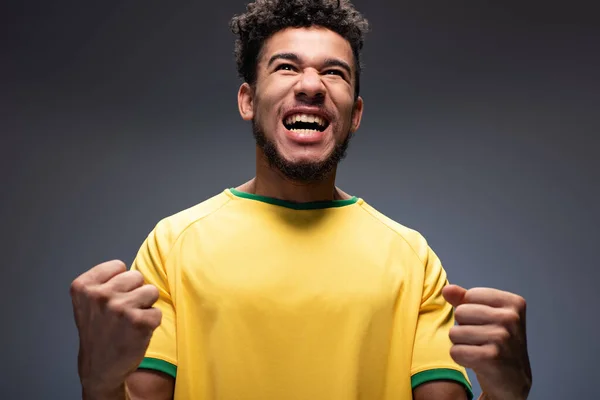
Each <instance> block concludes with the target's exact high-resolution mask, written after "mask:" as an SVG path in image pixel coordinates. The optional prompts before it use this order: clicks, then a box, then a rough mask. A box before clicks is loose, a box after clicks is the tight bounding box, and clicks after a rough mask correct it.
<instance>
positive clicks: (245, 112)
mask: <svg viewBox="0 0 600 400" xmlns="http://www.w3.org/2000/svg"><path fill="white" fill-rule="evenodd" d="M238 108H239V111H240V115H241V116H242V118H243V119H244V120H245V121H251V120H252V118H254V90H252V87H251V86H250V85H249V84H248V83H246V82H244V83H242V85H241V86H240V89H239V90H238Z"/></svg>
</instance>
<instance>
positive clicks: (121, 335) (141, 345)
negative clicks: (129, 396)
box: [71, 261, 162, 398]
mask: <svg viewBox="0 0 600 400" xmlns="http://www.w3.org/2000/svg"><path fill="white" fill-rule="evenodd" d="M71 298H72V301H73V312H74V314H75V324H76V325H77V329H78V331H79V357H78V369H79V377H80V379H81V384H82V388H83V391H84V394H85V393H87V394H88V395H90V397H91V398H94V397H96V396H98V397H102V396H108V395H111V394H116V393H124V392H123V386H124V382H125V379H126V378H127V376H128V375H129V374H131V373H132V372H133V371H135V370H136V369H137V367H138V365H139V364H140V362H141V361H142V359H143V357H144V354H145V352H146V349H147V347H148V344H149V343H150V338H151V337H152V333H153V332H154V330H155V329H156V328H157V327H158V326H159V325H160V321H161V317H162V315H161V312H160V310H158V309H156V308H152V306H153V305H154V303H155V302H156V300H158V289H157V288H156V287H154V286H151V285H144V279H143V277H142V275H141V274H140V273H139V272H137V271H127V269H126V266H125V264H124V263H123V262H121V261H109V262H106V263H102V264H99V265H97V266H95V267H94V268H92V269H90V270H89V271H87V272H85V273H83V274H82V275H80V276H79V277H77V278H76V279H75V280H74V281H73V283H72V284H71Z"/></svg>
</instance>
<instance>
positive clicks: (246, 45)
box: [229, 0, 369, 97]
mask: <svg viewBox="0 0 600 400" xmlns="http://www.w3.org/2000/svg"><path fill="white" fill-rule="evenodd" d="M229 26H230V28H231V31H232V32H233V33H234V34H235V35H237V36H238V38H237V40H236V43H235V59H236V64H237V71H238V75H239V76H240V78H242V79H244V81H245V82H247V83H249V84H250V85H254V84H255V83H256V75H257V72H256V67H257V64H258V58H259V56H260V52H261V50H262V47H263V44H264V42H265V40H267V39H268V38H269V37H271V36H272V35H273V34H275V33H277V32H278V31H280V30H283V29H285V28H291V27H293V28H302V27H311V26H319V27H323V28H327V29H330V30H331V31H333V32H336V33H337V34H339V35H340V36H342V37H343V38H345V39H346V40H347V41H348V42H349V43H350V46H351V48H352V52H353V54H354V61H355V66H356V82H355V88H356V90H355V97H358V94H359V90H360V72H361V70H362V65H361V62H360V52H361V50H362V47H363V44H364V40H365V35H366V33H367V31H368V30H369V23H368V21H367V20H366V19H365V18H364V17H363V16H362V15H361V14H360V13H359V12H358V11H357V10H356V9H355V8H354V6H353V5H352V4H351V3H350V1H349V0H256V1H254V2H252V3H250V4H248V6H247V11H246V13H244V14H241V15H236V16H234V17H233V18H232V19H231V21H230V24H229Z"/></svg>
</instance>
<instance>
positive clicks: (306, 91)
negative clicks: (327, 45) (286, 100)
mask: <svg viewBox="0 0 600 400" xmlns="http://www.w3.org/2000/svg"><path fill="white" fill-rule="evenodd" d="M325 93H326V89H325V85H324V84H323V81H322V80H321V76H320V75H319V73H318V71H316V70H314V69H312V68H307V69H305V70H304V71H303V72H302V75H301V76H300V80H299V81H298V84H297V85H296V96H297V97H304V98H306V99H307V100H312V101H314V100H319V99H323V98H324V97H325Z"/></svg>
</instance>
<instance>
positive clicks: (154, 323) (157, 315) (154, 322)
mask: <svg viewBox="0 0 600 400" xmlns="http://www.w3.org/2000/svg"><path fill="white" fill-rule="evenodd" d="M153 311H154V313H153V315H152V318H151V321H150V325H151V327H152V329H156V328H158V327H159V326H160V323H161V321H162V311H160V309H158V308H154V309H153Z"/></svg>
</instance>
